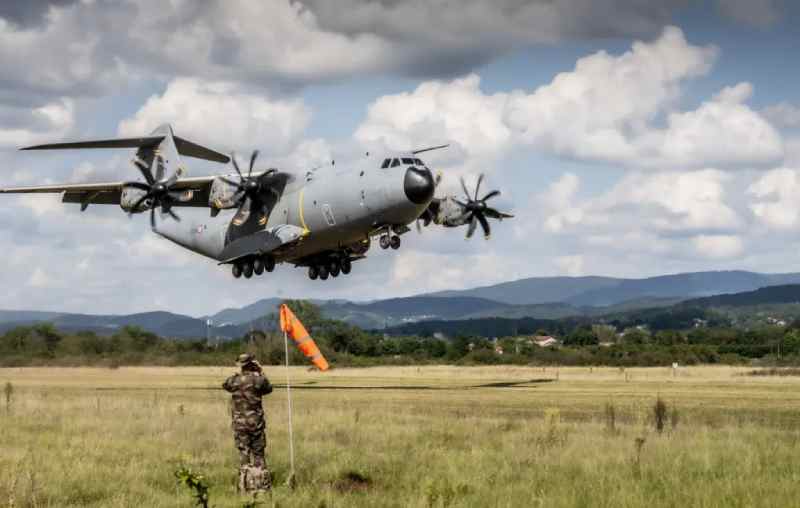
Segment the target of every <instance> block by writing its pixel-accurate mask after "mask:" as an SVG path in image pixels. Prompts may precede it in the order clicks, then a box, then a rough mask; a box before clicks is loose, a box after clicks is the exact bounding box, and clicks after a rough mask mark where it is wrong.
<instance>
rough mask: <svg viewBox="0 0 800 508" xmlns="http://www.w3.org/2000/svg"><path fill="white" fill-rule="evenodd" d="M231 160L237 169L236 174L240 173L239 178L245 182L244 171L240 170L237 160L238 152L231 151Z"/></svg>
mask: <svg viewBox="0 0 800 508" xmlns="http://www.w3.org/2000/svg"><path fill="white" fill-rule="evenodd" d="M231 162H232V163H233V169H235V170H236V174H237V175H239V179H240V180H241V181H243V182H244V176H242V172H241V171H239V164H237V162H236V154H235V153H233V152H231Z"/></svg>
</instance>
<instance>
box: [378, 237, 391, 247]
mask: <svg viewBox="0 0 800 508" xmlns="http://www.w3.org/2000/svg"><path fill="white" fill-rule="evenodd" d="M378 243H379V244H380V246H381V249H384V250H386V249H388V248H389V244H390V243H391V240H390V239H389V235H381V239H380V241H379V242H378Z"/></svg>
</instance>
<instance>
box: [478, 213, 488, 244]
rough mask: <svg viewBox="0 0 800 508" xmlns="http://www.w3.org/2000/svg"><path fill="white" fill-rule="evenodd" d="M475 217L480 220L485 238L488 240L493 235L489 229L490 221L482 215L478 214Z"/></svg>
mask: <svg viewBox="0 0 800 508" xmlns="http://www.w3.org/2000/svg"><path fill="white" fill-rule="evenodd" d="M475 217H477V218H478V222H480V223H481V228H482V229H483V236H484V238H486V239H487V240H488V239H489V237H490V236H491V235H492V229H491V228H490V227H489V221H487V220H486V217H484V216H483V214H482V213H476V214H475Z"/></svg>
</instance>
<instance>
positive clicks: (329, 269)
mask: <svg viewBox="0 0 800 508" xmlns="http://www.w3.org/2000/svg"><path fill="white" fill-rule="evenodd" d="M352 268H353V265H352V262H351V261H350V258H349V257H342V258H339V257H330V258H328V259H326V260H324V261H321V262H320V263H319V264H315V265H311V266H309V267H308V278H309V279H311V280H317V279H322V280H328V277H334V278H336V277H338V276H339V274H340V273H341V274H344V275H347V274H348V273H350V270H351V269H352Z"/></svg>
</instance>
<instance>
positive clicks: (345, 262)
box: [342, 258, 353, 275]
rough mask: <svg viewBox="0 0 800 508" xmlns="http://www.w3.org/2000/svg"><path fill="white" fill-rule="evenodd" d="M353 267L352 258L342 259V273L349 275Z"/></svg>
mask: <svg viewBox="0 0 800 508" xmlns="http://www.w3.org/2000/svg"><path fill="white" fill-rule="evenodd" d="M352 268H353V265H352V264H351V263H350V258H344V259H342V273H343V274H345V275H347V274H348V273H350V270H351V269H352Z"/></svg>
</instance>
